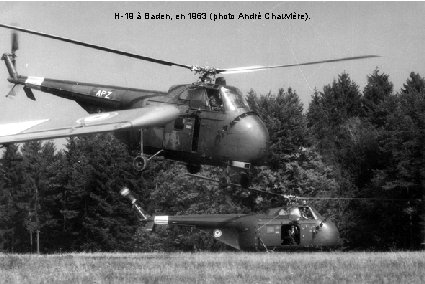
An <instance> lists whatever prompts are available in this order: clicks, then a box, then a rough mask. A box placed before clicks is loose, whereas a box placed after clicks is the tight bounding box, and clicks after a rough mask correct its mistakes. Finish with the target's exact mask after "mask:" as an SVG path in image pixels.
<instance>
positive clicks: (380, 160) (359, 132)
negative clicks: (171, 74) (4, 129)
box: [0, 69, 425, 253]
mask: <svg viewBox="0 0 425 284" xmlns="http://www.w3.org/2000/svg"><path fill="white" fill-rule="evenodd" d="M247 102H248V104H249V106H250V108H251V110H253V111H255V112H256V113H258V114H259V115H260V117H261V118H262V120H263V121H264V122H265V124H266V125H267V128H268V130H269V134H270V140H271V144H270V152H269V157H268V158H269V159H268V160H269V166H268V167H260V168H255V169H253V170H252V180H251V183H252V186H251V189H243V188H240V187H234V186H233V187H232V188H231V189H230V190H229V188H228V187H227V186H225V185H224V183H217V184H215V183H211V182H206V181H204V180H199V179H193V178H191V177H187V176H186V175H185V173H186V172H187V170H186V168H185V166H183V165H181V164H179V163H176V162H173V161H165V160H163V161H153V162H152V163H151V164H150V167H149V168H148V169H147V170H146V171H145V172H144V173H143V174H140V173H138V172H135V170H134V169H133V167H132V157H133V156H132V155H131V153H129V152H128V150H127V148H126V147H125V146H124V145H123V144H121V143H120V142H119V141H118V140H116V139H115V138H114V137H113V136H112V135H109V134H102V135H95V136H90V137H79V138H70V139H68V140H67V143H66V145H65V147H64V149H61V150H59V151H58V150H57V149H56V148H55V145H54V144H53V143H52V142H44V143H41V142H27V143H24V144H23V145H22V146H21V147H18V146H17V145H8V146H7V147H6V149H5V151H4V152H3V160H2V163H1V165H0V175H1V178H0V251H4V252H34V251H35V250H36V240H37V237H38V238H39V243H40V251H41V252H45V253H50V252H61V251H63V252H67V251H175V250H179V251H181V250H226V249H228V248H226V247H225V246H224V245H222V244H220V243H217V242H216V241H214V239H213V238H212V237H211V236H209V235H206V234H204V233H202V232H199V231H196V230H191V229H185V228H172V227H170V228H161V229H159V230H158V231H157V233H155V234H152V233H147V232H145V231H143V230H142V229H141V226H140V225H141V224H140V222H139V220H138V216H137V215H136V213H135V212H134V211H133V210H132V208H131V205H130V204H129V203H128V201H127V200H126V199H124V198H122V197H121V196H120V195H119V190H120V188H121V187H122V186H123V185H126V186H128V187H129V188H130V189H131V190H132V191H133V192H134V194H135V195H136V196H137V197H138V199H139V201H140V203H141V204H142V206H143V207H144V209H145V210H147V211H148V212H149V213H151V214H155V213H157V214H159V213H161V214H170V215H171V214H196V213H250V212H264V211H265V210H266V209H267V208H270V207H273V206H280V205H282V203H284V202H286V201H285V200H284V199H283V198H281V197H280V195H282V194H291V195H297V196H308V197H315V196H317V197H333V198H337V197H344V198H348V197H350V198H354V199H351V200H349V199H340V200H321V201H313V202H311V203H312V206H313V207H315V208H316V209H318V211H319V212H321V213H322V215H324V216H326V217H327V218H330V219H332V220H333V221H335V222H336V224H337V226H338V228H339V230H340V233H341V236H342V238H343V239H344V246H345V248H347V249H362V250H364V249H367V250H390V249H418V248H419V247H420V244H421V242H424V235H425V231H424V230H425V229H424V228H425V224H424V222H425V221H424V220H425V203H424V194H425V190H424V188H425V160H424V150H425V143H424V142H425V135H424V129H425V79H424V78H422V77H421V76H420V75H419V74H416V73H414V72H412V73H411V74H410V76H409V78H408V79H407V80H406V82H405V84H404V85H403V87H402V88H401V90H398V91H394V88H393V84H392V83H391V81H390V78H389V76H388V75H387V74H384V73H382V72H380V71H379V70H378V69H377V70H375V71H374V72H372V74H370V75H369V76H368V77H367V84H366V87H365V88H364V89H363V90H360V88H359V86H358V85H357V84H356V83H355V82H353V81H352V80H351V79H350V76H349V75H348V74H347V73H342V74H340V75H339V76H338V78H337V79H335V80H334V81H333V82H332V83H331V84H328V85H326V86H324V87H323V90H322V91H319V90H315V92H314V94H313V95H312V99H311V103H310V105H309V106H308V108H307V109H306V110H304V108H303V105H302V103H301V102H300V99H299V96H298V95H297V93H296V91H294V90H292V89H291V88H288V89H280V90H278V92H277V93H272V92H269V93H267V94H260V95H258V94H256V92H255V91H254V90H251V91H250V92H249V93H248V95H247ZM200 174H201V175H204V176H207V177H210V178H214V179H219V180H220V179H222V178H223V176H224V169H221V168H217V167H209V166H203V168H202V170H201V172H200ZM265 192H266V193H265ZM367 198H370V199H367Z"/></svg>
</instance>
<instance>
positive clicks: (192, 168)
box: [186, 164, 201, 175]
mask: <svg viewBox="0 0 425 284" xmlns="http://www.w3.org/2000/svg"><path fill="white" fill-rule="evenodd" d="M186 168H187V171H188V172H189V173H190V174H192V175H193V174H197V173H199V171H200V170H201V165H200V164H187V165H186Z"/></svg>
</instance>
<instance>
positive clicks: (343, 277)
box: [0, 252, 425, 283]
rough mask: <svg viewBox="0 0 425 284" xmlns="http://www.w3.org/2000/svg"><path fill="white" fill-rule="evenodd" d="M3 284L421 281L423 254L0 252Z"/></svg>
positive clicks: (424, 279) (424, 264) (424, 265)
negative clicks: (34, 253)
mask: <svg viewBox="0 0 425 284" xmlns="http://www.w3.org/2000/svg"><path fill="white" fill-rule="evenodd" d="M0 282H1V283H58V282H59V283H60V282H62V283H425V252H391V253H342V252H338V253H323V252H318V253H193V254H192V253H135V254H128V253H126V254H124V253H93V254H92V253H82V254H58V255H10V254H4V255H1V254H0Z"/></svg>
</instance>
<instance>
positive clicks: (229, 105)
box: [220, 86, 248, 111]
mask: <svg viewBox="0 0 425 284" xmlns="http://www.w3.org/2000/svg"><path fill="white" fill-rule="evenodd" d="M220 93H221V94H222V96H223V101H224V107H225V109H226V110H230V111H235V110H236V109H237V108H248V104H247V103H246V101H245V99H244V97H243V96H242V93H241V91H240V90H239V89H237V88H233V87H229V86H226V87H221V88H220Z"/></svg>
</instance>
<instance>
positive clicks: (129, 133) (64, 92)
mask: <svg viewBox="0 0 425 284" xmlns="http://www.w3.org/2000/svg"><path fill="white" fill-rule="evenodd" d="M9 81H10V82H12V83H14V84H21V85H24V90H26V92H27V95H28V92H29V90H30V89H35V90H40V91H42V92H46V93H51V94H54V95H56V96H59V97H62V98H67V99H71V100H74V101H76V102H77V103H78V104H79V105H80V106H82V107H83V108H84V109H85V110H86V111H88V112H89V113H98V112H107V111H113V110H125V109H137V108H145V107H149V106H154V105H160V104H172V105H175V106H177V107H178V108H179V110H180V115H179V117H178V118H177V119H175V120H174V121H171V122H169V123H167V124H166V125H164V126H161V127H151V128H144V129H132V130H126V131H120V132H118V131H117V132H115V133H114V134H115V135H116V136H117V138H119V139H120V140H121V141H123V142H125V143H127V144H128V145H129V147H130V148H131V149H135V150H141V151H143V152H144V153H146V154H154V153H157V152H158V151H160V150H162V153H161V154H162V155H164V156H165V157H166V158H170V159H174V160H181V161H184V162H187V163H188V164H198V165H200V164H212V165H234V166H237V167H241V168H249V167H250V165H251V164H252V165H262V164H265V160H266V156H267V150H268V149H267V147H268V141H269V136H268V132H267V128H266V127H265V125H264V123H263V122H262V121H261V119H260V118H259V117H258V115H257V114H255V113H253V112H251V111H250V110H249V107H248V105H247V104H246V102H245V100H244V98H243V96H242V94H241V92H240V91H239V90H238V89H237V88H235V87H232V86H228V85H221V84H210V83H194V84H186V85H178V86H173V87H171V88H170V89H169V91H168V92H160V91H153V90H143V89H134V88H123V87H118V86H110V85H98V84H90V83H81V82H74V81H63V80H54V79H47V78H43V77H26V76H17V77H16V78H13V77H11V78H9Z"/></svg>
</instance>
